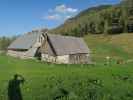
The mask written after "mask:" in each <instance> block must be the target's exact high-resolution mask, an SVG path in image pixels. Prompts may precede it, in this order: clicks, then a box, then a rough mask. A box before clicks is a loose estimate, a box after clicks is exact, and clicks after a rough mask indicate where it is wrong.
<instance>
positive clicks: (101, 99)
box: [0, 55, 133, 100]
mask: <svg viewBox="0 0 133 100" xmlns="http://www.w3.org/2000/svg"><path fill="white" fill-rule="evenodd" d="M132 66H133V63H129V64H125V65H116V64H112V65H110V67H109V66H103V65H100V64H99V65H96V66H94V67H92V66H91V65H54V64H45V63H40V62H37V61H32V60H19V59H15V58H12V57H8V56H5V55H0V69H1V70H0V100H7V86H8V81H9V80H10V79H11V78H12V76H13V75H14V74H16V73H19V74H21V75H23V76H24V77H25V79H26V82H25V83H24V85H23V86H22V94H23V97H24V100H54V98H55V97H58V96H62V95H63V91H62V90H64V91H67V92H68V98H69V99H66V98H65V97H64V98H62V99H60V100H132V98H133V94H132V93H133V85H132V84H133V68H132Z"/></svg>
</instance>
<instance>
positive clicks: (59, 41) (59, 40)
mask: <svg viewBox="0 0 133 100" xmlns="http://www.w3.org/2000/svg"><path fill="white" fill-rule="evenodd" d="M47 36H48V40H49V42H50V45H51V46H52V49H53V50H54V52H55V53H56V55H68V54H77V53H89V48H88V47H87V45H86V44H85V42H84V40H83V39H82V38H76V37H71V36H60V35H53V34H52V35H51V34H47Z"/></svg>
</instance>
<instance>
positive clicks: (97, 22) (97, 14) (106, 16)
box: [52, 0, 133, 36]
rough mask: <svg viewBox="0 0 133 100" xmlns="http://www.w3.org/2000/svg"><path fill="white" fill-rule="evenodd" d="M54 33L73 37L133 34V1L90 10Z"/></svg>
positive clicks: (125, 0)
mask: <svg viewBox="0 0 133 100" xmlns="http://www.w3.org/2000/svg"><path fill="white" fill-rule="evenodd" d="M52 32H53V33H56V34H63V35H72V36H84V35H86V34H89V33H91V34H118V33H124V32H127V33H130V32H133V0H123V1H121V3H120V4H117V5H101V6H98V7H93V8H89V9H87V10H85V11H82V12H81V13H79V14H78V15H77V16H75V17H73V18H70V19H68V20H67V21H66V22H65V23H64V24H62V25H60V26H59V27H57V28H55V29H53V30H52Z"/></svg>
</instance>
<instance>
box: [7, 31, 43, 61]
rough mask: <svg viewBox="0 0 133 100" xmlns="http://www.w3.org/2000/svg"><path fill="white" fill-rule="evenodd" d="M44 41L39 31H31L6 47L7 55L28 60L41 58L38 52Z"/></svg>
mask: <svg viewBox="0 0 133 100" xmlns="http://www.w3.org/2000/svg"><path fill="white" fill-rule="evenodd" d="M43 41H44V36H43V34H42V33H41V32H39V31H32V32H29V33H26V34H24V35H23V36H20V37H18V38H17V39H16V40H15V41H13V43H11V45H10V46H9V47H8V52H7V54H8V55H10V56H13V57H18V58H22V59H29V58H35V57H39V56H41V54H40V53H39V52H38V50H39V48H40V47H41V45H42V43H43Z"/></svg>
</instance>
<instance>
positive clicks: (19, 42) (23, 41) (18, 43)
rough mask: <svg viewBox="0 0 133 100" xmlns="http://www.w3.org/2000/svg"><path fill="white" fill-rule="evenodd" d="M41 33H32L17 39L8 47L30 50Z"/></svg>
mask: <svg viewBox="0 0 133 100" xmlns="http://www.w3.org/2000/svg"><path fill="white" fill-rule="evenodd" d="M39 35H40V33H38V32H31V33H27V34H25V35H23V36H20V37H19V38H17V39H16V40H15V41H13V43H12V44H11V45H10V46H9V47H8V49H29V48H31V47H32V46H33V45H34V43H35V42H36V41H37V38H38V37H39Z"/></svg>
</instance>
